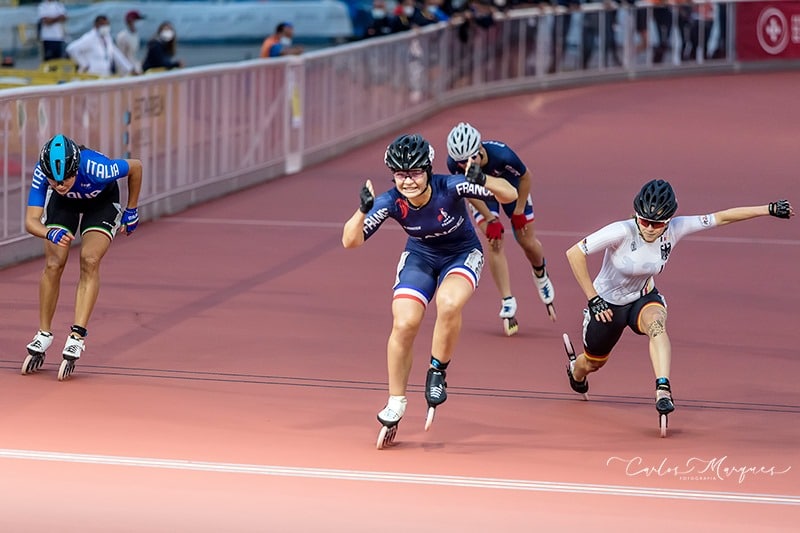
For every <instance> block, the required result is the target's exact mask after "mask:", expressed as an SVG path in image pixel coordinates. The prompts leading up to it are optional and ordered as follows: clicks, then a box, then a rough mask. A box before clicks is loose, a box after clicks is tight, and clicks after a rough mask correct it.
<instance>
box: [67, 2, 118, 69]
mask: <svg viewBox="0 0 800 533" xmlns="http://www.w3.org/2000/svg"><path fill="white" fill-rule="evenodd" d="M67 54H68V55H69V57H70V58H71V59H72V60H73V61H74V62H75V63H77V64H78V72H83V73H86V74H94V75H95V76H101V77H106V76H111V75H113V74H116V75H124V74H130V73H131V72H133V70H134V65H133V63H131V62H130V61H129V60H128V58H127V57H125V54H123V53H122V51H121V50H120V49H119V48H117V45H115V44H114V40H113V39H112V38H111V24H110V23H109V21H108V17H106V16H105V15H98V16H97V17H95V19H94V26H93V27H92V29H91V30H89V31H87V32H86V33H84V34H83V35H81V36H80V37H78V38H77V39H76V40H74V41H72V42H71V43H69V44H68V45H67Z"/></svg>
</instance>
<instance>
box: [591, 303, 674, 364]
mask: <svg viewBox="0 0 800 533" xmlns="http://www.w3.org/2000/svg"><path fill="white" fill-rule="evenodd" d="M648 304H658V305H661V306H663V307H665V308H666V307H667V302H666V300H665V299H664V297H663V296H661V295H660V294H659V293H658V289H653V290H652V291H650V292H649V293H647V294H645V295H644V296H642V297H641V298H639V299H638V300H636V301H635V302H631V303H629V304H627V305H614V304H611V303H609V304H608V307H610V308H611V310H612V311H613V312H614V316H613V317H612V318H611V322H600V321H599V320H597V319H596V318H595V317H594V316H593V315H591V314H590V313H589V310H588V309H584V310H583V350H584V352H585V353H586V357H588V358H589V359H593V360H596V361H604V360H605V359H606V358H608V356H609V355H610V354H611V350H613V349H614V346H616V344H617V342H619V339H620V337H622V332H623V331H625V328H626V327H629V328H631V329H632V330H633V332H634V333H636V334H637V335H645V333H644V332H643V331H641V330H639V315H641V313H642V309H644V308H645V306H647V305H648Z"/></svg>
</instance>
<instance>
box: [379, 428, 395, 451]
mask: <svg viewBox="0 0 800 533" xmlns="http://www.w3.org/2000/svg"><path fill="white" fill-rule="evenodd" d="M396 434H397V426H392V427H389V426H383V427H381V430H380V431H379V432H378V442H377V446H376V447H377V448H378V449H379V450H382V449H384V448H386V447H388V446H391V445H392V444H394V436H395V435H396Z"/></svg>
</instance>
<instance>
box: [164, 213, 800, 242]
mask: <svg viewBox="0 0 800 533" xmlns="http://www.w3.org/2000/svg"><path fill="white" fill-rule="evenodd" d="M159 222H180V223H184V224H215V225H223V226H264V227H280V228H319V229H329V228H335V229H341V228H342V227H343V226H344V222H341V223H340V222H321V221H303V220H256V219H245V218H193V217H169V218H162V219H159ZM386 229H390V230H397V231H401V230H402V228H400V227H399V226H395V225H389V226H386ZM536 234H537V235H544V236H545V237H547V236H551V237H569V238H573V239H580V238H583V237H585V236H586V234H585V233H581V232H577V231H554V230H536ZM686 240H687V241H697V242H716V243H724V244H776V245H781V246H800V240H797V239H765V238H762V237H708V236H699V235H696V234H695V235H691V236H689V237H686Z"/></svg>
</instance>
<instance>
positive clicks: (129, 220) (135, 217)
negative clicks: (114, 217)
mask: <svg viewBox="0 0 800 533" xmlns="http://www.w3.org/2000/svg"><path fill="white" fill-rule="evenodd" d="M138 225H139V209H138V208H136V207H134V208H132V209H131V208H128V209H126V210H125V211H124V212H123V213H122V220H121V221H120V227H122V228H124V231H125V235H130V234H131V233H133V232H134V231H136V227H137V226H138Z"/></svg>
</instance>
